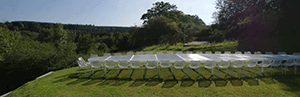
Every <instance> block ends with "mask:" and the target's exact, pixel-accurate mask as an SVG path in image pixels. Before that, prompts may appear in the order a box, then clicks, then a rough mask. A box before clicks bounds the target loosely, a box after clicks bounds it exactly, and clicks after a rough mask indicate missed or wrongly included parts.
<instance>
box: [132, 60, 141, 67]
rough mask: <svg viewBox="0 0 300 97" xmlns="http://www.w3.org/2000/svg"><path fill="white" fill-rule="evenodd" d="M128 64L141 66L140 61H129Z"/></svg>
mask: <svg viewBox="0 0 300 97" xmlns="http://www.w3.org/2000/svg"><path fill="white" fill-rule="evenodd" d="M130 65H131V66H136V67H137V66H142V65H141V62H140V61H131V62H130Z"/></svg>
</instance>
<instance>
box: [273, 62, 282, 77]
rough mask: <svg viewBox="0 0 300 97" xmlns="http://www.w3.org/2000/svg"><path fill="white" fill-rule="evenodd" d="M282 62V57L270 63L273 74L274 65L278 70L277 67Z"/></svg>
mask: <svg viewBox="0 0 300 97" xmlns="http://www.w3.org/2000/svg"><path fill="white" fill-rule="evenodd" d="M281 62H282V59H274V60H273V62H272V63H271V65H270V71H271V72H270V74H271V76H272V67H276V71H277V68H278V67H279V66H280V65H281ZM281 74H283V72H282V65H281Z"/></svg>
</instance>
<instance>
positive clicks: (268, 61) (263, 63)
mask: <svg viewBox="0 0 300 97" xmlns="http://www.w3.org/2000/svg"><path fill="white" fill-rule="evenodd" d="M271 62H272V60H271V59H266V60H263V61H262V63H260V64H257V66H258V67H261V74H262V73H263V72H264V67H269V66H270V65H271ZM258 67H257V73H258V74H260V73H259V70H258Z"/></svg>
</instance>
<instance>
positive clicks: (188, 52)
mask: <svg viewBox="0 0 300 97" xmlns="http://www.w3.org/2000/svg"><path fill="white" fill-rule="evenodd" d="M185 54H193V51H186V52H185Z"/></svg>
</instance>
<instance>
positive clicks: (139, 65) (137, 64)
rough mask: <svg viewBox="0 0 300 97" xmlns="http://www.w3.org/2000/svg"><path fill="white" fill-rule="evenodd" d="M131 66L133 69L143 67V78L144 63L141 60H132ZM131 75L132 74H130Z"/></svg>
mask: <svg viewBox="0 0 300 97" xmlns="http://www.w3.org/2000/svg"><path fill="white" fill-rule="evenodd" d="M130 67H131V68H132V69H137V68H141V77H142V78H143V65H141V62H140V61H131V62H130ZM131 73H132V72H131ZM130 75H131V74H130Z"/></svg>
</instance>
